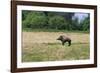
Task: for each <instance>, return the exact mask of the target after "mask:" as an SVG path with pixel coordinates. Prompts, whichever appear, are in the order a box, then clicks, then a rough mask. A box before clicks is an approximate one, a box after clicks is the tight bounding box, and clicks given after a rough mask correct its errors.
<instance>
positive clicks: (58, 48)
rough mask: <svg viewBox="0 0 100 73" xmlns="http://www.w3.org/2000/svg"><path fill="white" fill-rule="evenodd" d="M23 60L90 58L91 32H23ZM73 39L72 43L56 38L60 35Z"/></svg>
mask: <svg viewBox="0 0 100 73" xmlns="http://www.w3.org/2000/svg"><path fill="white" fill-rule="evenodd" d="M22 34H23V40H22V43H23V44H22V47H23V49H22V61H23V62H34V61H36V62H37V61H62V60H84V59H89V51H90V49H89V34H88V33H80V32H79V33H77V32H76V33H75V32H74V33H73V32H70V33H68V32H23V33H22ZM61 34H63V35H66V36H69V37H70V38H71V39H72V45H71V46H68V43H66V44H65V45H64V46H62V44H61V41H58V40H56V39H57V38H58V37H59V35H61Z"/></svg>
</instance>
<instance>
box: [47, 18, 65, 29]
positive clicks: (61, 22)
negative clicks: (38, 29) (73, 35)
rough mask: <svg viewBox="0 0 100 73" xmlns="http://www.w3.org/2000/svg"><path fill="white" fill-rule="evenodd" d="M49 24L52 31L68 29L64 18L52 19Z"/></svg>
mask: <svg viewBox="0 0 100 73" xmlns="http://www.w3.org/2000/svg"><path fill="white" fill-rule="evenodd" d="M48 24H49V27H50V28H51V29H66V28H67V22H66V20H65V19H64V17H62V16H53V17H50V18H49V21H48Z"/></svg>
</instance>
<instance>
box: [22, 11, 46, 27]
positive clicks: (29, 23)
mask: <svg viewBox="0 0 100 73" xmlns="http://www.w3.org/2000/svg"><path fill="white" fill-rule="evenodd" d="M46 21H47V19H46V16H45V15H44V13H43V12H31V13H29V14H28V15H27V17H26V19H25V20H24V21H23V23H22V25H23V28H42V27H44V26H45V25H46Z"/></svg>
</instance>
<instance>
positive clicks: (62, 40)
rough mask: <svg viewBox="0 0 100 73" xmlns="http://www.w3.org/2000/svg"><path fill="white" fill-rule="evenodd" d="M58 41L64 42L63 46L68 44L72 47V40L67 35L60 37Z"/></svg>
mask: <svg viewBox="0 0 100 73" xmlns="http://www.w3.org/2000/svg"><path fill="white" fill-rule="evenodd" d="M57 40H60V41H61V42H62V45H64V44H65V43H66V42H68V46H70V45H71V39H70V38H69V37H67V36H65V35H61V36H59V37H58V39H57Z"/></svg>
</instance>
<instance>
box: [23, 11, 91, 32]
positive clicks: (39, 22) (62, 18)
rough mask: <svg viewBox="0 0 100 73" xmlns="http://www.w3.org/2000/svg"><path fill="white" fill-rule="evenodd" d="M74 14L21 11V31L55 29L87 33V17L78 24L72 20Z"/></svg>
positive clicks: (88, 25)
mask: <svg viewBox="0 0 100 73" xmlns="http://www.w3.org/2000/svg"><path fill="white" fill-rule="evenodd" d="M74 14H75V13H64V12H45V11H26V10H23V11H22V27H23V29H25V28H29V29H55V30H69V31H71V30H80V31H89V27H90V18H89V16H88V17H86V18H84V20H81V22H79V19H78V18H74V19H72V17H73V16H74Z"/></svg>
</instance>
